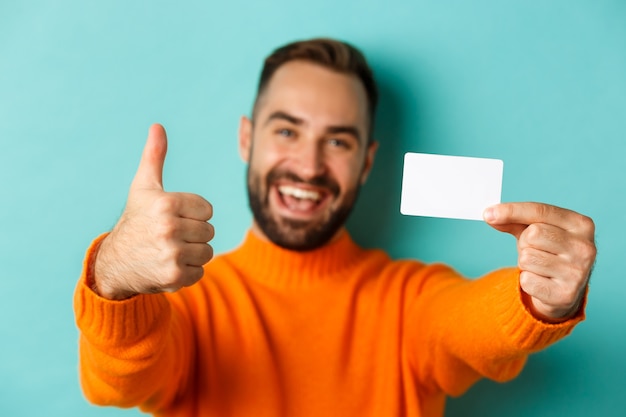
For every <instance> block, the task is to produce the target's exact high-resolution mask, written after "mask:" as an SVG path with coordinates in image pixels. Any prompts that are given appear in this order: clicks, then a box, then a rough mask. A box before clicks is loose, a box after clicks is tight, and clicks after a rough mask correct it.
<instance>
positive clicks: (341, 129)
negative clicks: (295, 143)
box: [265, 110, 361, 143]
mask: <svg viewBox="0 0 626 417" xmlns="http://www.w3.org/2000/svg"><path fill="white" fill-rule="evenodd" d="M272 120H286V121H287V122H289V123H292V124H294V125H298V126H299V125H302V124H304V120H303V119H301V118H299V117H296V116H293V115H291V114H289V113H286V112H284V111H280V110H279V111H275V112H274V113H272V114H270V115H269V117H268V118H267V120H266V121H265V125H266V126H267V125H268V124H269V123H270V122H271V121H272ZM326 133H331V134H338V133H346V134H348V135H351V136H354V138H355V139H356V140H357V142H358V143H361V134H360V133H359V130H358V129H357V128H356V126H352V125H346V126H329V127H327V128H326Z"/></svg>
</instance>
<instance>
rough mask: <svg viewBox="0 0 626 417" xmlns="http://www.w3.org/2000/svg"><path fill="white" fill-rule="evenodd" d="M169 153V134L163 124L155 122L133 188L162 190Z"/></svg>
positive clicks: (149, 133) (151, 127)
mask: <svg viewBox="0 0 626 417" xmlns="http://www.w3.org/2000/svg"><path fill="white" fill-rule="evenodd" d="M166 153H167V135H166V133H165V129H164V128H163V126H161V125H159V124H153V125H152V126H150V130H149V132H148V139H147V140H146V144H145V146H144V148H143V153H142V155H141V161H139V167H138V168H137V172H136V174H135V178H134V179H133V183H132V185H131V188H137V189H149V190H162V189H163V164H164V163H165V154H166Z"/></svg>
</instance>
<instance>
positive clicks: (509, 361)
mask: <svg viewBox="0 0 626 417" xmlns="http://www.w3.org/2000/svg"><path fill="white" fill-rule="evenodd" d="M101 239H102V237H101V238H99V239H96V240H95V241H94V243H93V244H92V246H91V247H90V249H89V251H88V253H87V258H86V261H85V272H84V273H83V276H82V278H81V281H80V283H79V285H78V287H77V290H76V294H75V311H76V317H77V323H78V327H79V328H80V331H81V335H80V375H81V382H82V386H83V390H84V392H85V395H86V396H87V398H88V399H89V400H90V401H92V402H94V403H97V404H107V405H118V406H121V407H131V406H140V407H141V409H142V410H144V411H148V412H152V413H154V414H155V415H158V416H181V417H183V416H184V417H190V416H260V417H262V416H290V417H293V416H297V417H305V416H316V417H317V416H359V417H362V416H383V415H387V416H391V415H393V416H414V417H415V416H442V415H443V409H444V402H445V396H446V395H460V394H462V393H463V392H464V391H465V390H467V389H468V388H469V387H470V385H472V384H473V383H474V382H475V381H476V380H478V379H479V378H481V377H482V376H486V377H489V378H492V379H495V380H498V381H504V380H508V379H511V378H513V377H515V376H516V375H517V374H518V373H519V372H520V370H521V368H522V366H523V364H524V361H525V358H526V355H527V354H528V353H530V352H533V351H536V350H538V349H541V348H543V347H545V346H547V345H548V344H550V343H552V342H554V341H556V340H557V339H559V338H561V337H563V336H565V335H566V334H567V333H569V332H570V331H571V329H572V328H573V326H574V325H575V324H576V323H577V322H578V321H580V320H582V319H583V316H582V313H581V314H580V315H579V317H576V318H575V319H572V320H569V321H567V322H565V323H561V324H546V323H543V322H541V321H538V320H536V319H535V318H533V317H532V316H531V314H530V313H529V312H528V311H527V310H526V309H525V308H524V305H523V303H522V301H521V296H520V292H519V284H518V274H519V272H518V271H517V270H515V269H507V270H501V271H498V272H495V273H492V274H489V275H487V276H485V277H483V278H481V279H477V280H466V279H464V278H462V277H460V276H459V275H458V274H457V273H455V272H454V271H453V270H451V269H450V268H448V267H446V266H443V265H430V266H426V265H424V264H422V263H419V262H416V261H392V260H390V259H389V257H388V256H387V255H385V254H384V253H383V252H382V251H378V250H364V249H362V248H360V247H358V246H357V245H356V244H355V243H354V242H353V241H352V240H351V239H350V237H349V236H348V235H347V234H344V236H343V237H342V238H340V239H339V240H338V241H336V242H334V243H332V244H330V245H327V246H325V247H323V248H321V249H317V250H315V251H311V252H306V253H296V252H290V251H287V250H284V249H281V248H279V247H277V246H274V245H273V244H271V243H267V242H263V241H261V240H259V239H258V238H256V237H255V236H254V235H253V234H252V233H248V235H247V237H246V239H245V241H244V243H243V244H242V246H241V247H240V248H238V249H237V250H235V251H233V252H231V253H228V254H225V255H222V256H218V257H216V258H215V259H214V260H212V261H211V262H210V263H209V264H207V265H206V266H205V276H204V278H203V279H202V280H201V281H200V282H199V283H197V284H196V285H194V286H192V287H189V288H185V289H182V290H181V291H178V292H176V293H172V294H156V295H139V296H135V297H132V298H130V299H128V300H124V301H109V300H105V299H103V298H101V297H99V296H97V295H96V294H95V293H94V292H93V291H91V290H90V289H89V286H88V285H87V283H88V282H89V280H90V277H89V275H90V274H91V272H90V268H89V265H90V264H91V263H92V261H91V260H92V258H93V255H94V252H95V248H97V245H98V244H99V242H100V240H101Z"/></svg>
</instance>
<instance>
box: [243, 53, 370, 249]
mask: <svg viewBox="0 0 626 417" xmlns="http://www.w3.org/2000/svg"><path fill="white" fill-rule="evenodd" d="M368 134H369V132H368V114H367V99H366V95H365V90H364V88H363V86H362V84H361V83H360V82H359V80H358V79H357V78H356V77H354V76H349V75H345V74H340V73H337V72H334V71H331V70H329V69H326V68H324V67H321V66H319V65H316V64H312V63H309V62H305V61H292V62H289V63H287V64H284V65H283V66H281V67H280V68H279V69H278V70H277V71H276V73H275V74H274V76H273V77H272V79H271V80H270V82H269V84H268V85H267V87H266V90H265V91H264V93H263V94H262V96H261V97H260V99H259V101H258V103H257V106H256V109H255V116H254V122H252V121H250V120H249V119H247V118H242V121H241V127H240V152H241V155H242V158H243V159H244V160H246V161H247V162H248V163H249V166H248V195H249V198H250V206H251V208H252V211H253V214H254V224H253V231H254V232H255V233H257V234H258V235H260V236H261V237H264V238H267V239H269V240H271V241H272V242H274V243H276V244H278V245H279V246H282V247H285V248H289V249H295V250H309V249H313V248H316V247H319V246H321V245H323V244H324V243H326V242H328V241H330V240H332V239H333V238H335V237H337V236H338V235H339V234H340V233H341V231H343V224H344V222H345V220H346V218H347V216H348V214H349V213H350V211H351V209H352V206H353V205H354V202H355V200H356V197H357V194H358V190H359V187H360V186H361V184H362V183H363V182H365V179H366V177H367V174H368V173H369V170H370V168H371V164H372V162H373V158H374V154H375V152H376V143H368Z"/></svg>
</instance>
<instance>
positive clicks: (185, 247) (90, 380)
mask: <svg viewBox="0 0 626 417" xmlns="http://www.w3.org/2000/svg"><path fill="white" fill-rule="evenodd" d="M376 101H377V93H376V87H375V84H374V81H373V77H372V74H371V71H370V69H369V67H368V66H367V63H366V62H365V59H364V58H363V56H362V55H361V54H360V52H359V51H358V50H356V49H355V48H353V47H351V46H350V45H347V44H345V43H341V42H337V41H334V40H328V39H318V40H310V41H304V42H296V43H293V44H289V45H286V46H284V47H283V48H280V49H278V50H276V51H274V53H273V54H272V55H271V56H270V57H268V58H267V60H266V62H265V66H264V69H263V72H262V74H261V81H260V83H259V90H258V95H257V98H256V101H255V105H254V109H253V114H252V117H251V118H250V119H248V118H246V117H243V118H242V119H241V125H240V132H239V149H240V153H241V157H242V158H243V159H244V160H245V161H247V162H248V164H249V165H248V193H249V198H250V206H251V208H252V211H253V213H254V221H253V224H252V227H251V230H250V231H249V232H248V234H247V235H246V237H245V240H244V242H243V243H242V245H241V246H240V247H239V248H238V249H236V250H234V251H232V252H230V253H228V254H225V255H221V256H218V257H216V258H215V259H213V260H212V261H211V262H209V263H207V262H208V261H209V260H210V259H211V258H212V256H213V253H212V249H211V247H210V246H209V245H208V244H207V242H208V241H210V240H211V239H212V237H213V234H214V231H213V227H212V226H211V225H210V224H209V223H208V222H207V221H208V220H209V219H210V217H211V214H212V207H211V205H210V204H209V203H208V202H207V201H206V200H204V199H203V198H202V197H200V196H197V195H193V194H184V193H171V192H165V191H164V190H163V187H162V181H161V173H162V169H163V163H164V159H165V153H166V146H167V145H166V137H165V132H164V130H163V128H162V127H161V126H159V125H154V126H152V127H151V128H150V132H149V134H148V140H147V143H146V146H145V149H144V152H143V155H142V158H141V162H140V165H139V168H138V170H137V174H136V176H135V178H134V180H133V183H132V185H131V188H130V191H129V195H128V203H127V206H126V209H125V211H124V213H123V215H122V216H121V218H120V220H119V222H118V223H117V225H116V226H115V227H114V228H113V230H112V231H111V232H110V233H109V234H105V235H103V236H101V237H99V238H98V239H96V240H95V241H94V243H93V244H92V246H91V247H90V248H89V250H88V253H87V257H86V261H85V271H84V273H83V276H82V278H81V281H80V282H79V285H78V287H77V291H76V295H75V309H76V316H77V323H78V326H79V328H80V330H81V337H80V369H81V381H82V385H83V389H84V392H85V394H86V396H87V397H88V398H89V399H90V400H91V401H93V402H95V403H98V404H108V405H117V406H121V407H130V406H140V407H141V408H142V409H143V410H144V411H147V412H152V413H154V414H155V415H161V416H197V415H202V416H214V415H215V416H218V415H219V416H222V415H224V416H226V415H227V416H251V415H254V416H326V415H338V416H367V415H370V416H381V415H394V416H441V415H442V414H443V410H444V403H445V397H446V396H447V395H460V394H461V393H463V392H464V391H465V390H467V389H468V388H469V386H471V385H472V384H473V383H474V382H475V381H477V380H478V379H479V378H481V377H489V378H493V379H495V380H499V381H504V380H508V379H511V378H513V377H515V376H516V375H517V374H518V373H519V372H520V370H521V368H522V366H523V364H524V361H525V358H526V356H527V355H528V354H529V353H531V352H533V351H536V350H539V349H542V348H544V347H545V346H547V345H549V344H550V343H552V342H554V341H556V340H558V339H560V338H562V337H563V336H565V335H566V334H568V333H569V332H570V331H571V329H572V328H573V326H574V325H575V324H576V323H578V322H579V321H581V320H582V319H583V315H584V313H583V304H584V297H585V294H586V287H587V283H588V280H589V275H590V271H591V268H592V265H593V262H594V259H595V246H594V243H593V240H594V225H593V222H592V221H591V220H590V219H589V218H587V217H585V216H582V215H580V214H578V213H574V212H572V211H569V210H565V209H561V208H557V207H553V206H548V205H544V204H538V203H515V204H502V205H498V206H495V207H492V208H490V209H488V210H487V211H486V212H485V220H486V221H487V222H488V223H489V224H490V225H491V226H493V227H494V228H496V229H498V230H500V231H504V232H508V233H511V234H513V235H514V236H515V237H516V238H517V241H518V245H517V247H518V252H519V263H518V264H519V265H518V266H519V268H509V269H503V270H500V271H496V272H493V273H491V274H488V275H487V276H485V277H483V278H480V279H477V280H467V279H464V278H462V277H460V276H459V275H458V274H457V273H456V272H454V271H453V270H452V269H450V268H448V267H446V266H444V265H424V264H422V263H420V262H418V261H392V260H390V259H389V258H388V256H387V255H385V254H384V253H383V252H381V251H378V250H364V249H362V248H360V247H358V246H357V245H356V244H355V243H354V242H353V241H352V240H351V239H350V237H349V235H348V233H347V232H346V230H345V228H344V221H345V219H346V217H347V216H348V214H349V212H350V209H351V208H352V206H353V204H354V202H355V200H356V197H357V194H358V190H359V187H360V186H361V185H362V184H363V183H364V182H365V180H366V179H367V176H368V174H369V172H370V169H371V167H372V163H373V160H374V156H375V153H376V149H377V143H376V142H375V141H374V140H373V139H372V137H371V135H372V126H373V123H374V113H375V108H376Z"/></svg>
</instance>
